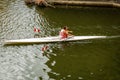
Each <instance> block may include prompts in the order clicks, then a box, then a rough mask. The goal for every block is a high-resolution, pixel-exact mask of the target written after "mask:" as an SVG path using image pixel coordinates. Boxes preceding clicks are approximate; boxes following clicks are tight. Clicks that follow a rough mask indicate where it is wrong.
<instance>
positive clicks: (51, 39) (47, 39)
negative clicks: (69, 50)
mask: <svg viewBox="0 0 120 80" xmlns="http://www.w3.org/2000/svg"><path fill="white" fill-rule="evenodd" d="M102 38H106V36H73V37H69V38H66V39H60V38H59V37H58V36H54V37H42V38H30V39H16V40H6V41H5V43H4V44H34V43H53V42H68V41H79V40H87V39H102Z"/></svg>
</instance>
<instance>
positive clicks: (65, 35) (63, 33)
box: [59, 26, 73, 39]
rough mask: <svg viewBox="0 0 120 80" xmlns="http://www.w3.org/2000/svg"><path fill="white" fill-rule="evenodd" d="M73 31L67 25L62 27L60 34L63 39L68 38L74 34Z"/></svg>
mask: <svg viewBox="0 0 120 80" xmlns="http://www.w3.org/2000/svg"><path fill="white" fill-rule="evenodd" d="M70 33H72V31H69V30H68V27H67V26H64V27H63V29H61V31H60V33H59V36H60V38H61V39H66V38H68V37H69V36H73V35H72V34H70Z"/></svg>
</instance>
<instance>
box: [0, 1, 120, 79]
mask: <svg viewBox="0 0 120 80" xmlns="http://www.w3.org/2000/svg"><path fill="white" fill-rule="evenodd" d="M65 25H67V26H68V27H69V29H71V30H72V31H73V34H74V35H77V36H80V35H81V36H84V35H90V36H92V35H100V36H101V35H104V36H119V35H120V9H115V8H88V7H84V8H83V7H81V8H66V7H65V8H54V9H53V8H40V7H38V6H28V5H26V4H25V3H24V0H9V1H8V0H4V1H0V80H119V79H120V68H119V67H120V52H119V50H120V38H119V37H117V38H107V39H96V40H85V41H77V42H68V43H67V42H66V43H53V44H52V43H50V44H31V45H9V46H4V45H3V41H4V40H6V39H22V38H32V37H34V34H35V33H34V31H33V27H34V26H36V27H37V28H40V29H41V36H55V35H58V33H59V30H60V29H61V27H63V26H65ZM44 45H46V46H48V49H47V50H46V51H45V52H43V51H42V48H43V46H44Z"/></svg>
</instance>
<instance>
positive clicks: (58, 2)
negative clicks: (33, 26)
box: [26, 0, 120, 8]
mask: <svg viewBox="0 0 120 80" xmlns="http://www.w3.org/2000/svg"><path fill="white" fill-rule="evenodd" d="M36 1H39V0H26V2H27V3H30V4H36V3H37V2H36ZM47 3H48V4H52V5H54V6H68V7H69V6H86V7H116V8H120V4H119V3H117V2H115V1H78V0H48V1H47ZM36 5H39V4H36ZM39 6H40V5H39Z"/></svg>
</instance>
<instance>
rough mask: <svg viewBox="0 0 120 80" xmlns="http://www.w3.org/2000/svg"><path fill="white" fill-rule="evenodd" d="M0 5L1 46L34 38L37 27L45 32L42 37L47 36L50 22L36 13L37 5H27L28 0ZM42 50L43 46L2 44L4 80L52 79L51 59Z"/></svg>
mask: <svg viewBox="0 0 120 80" xmlns="http://www.w3.org/2000/svg"><path fill="white" fill-rule="evenodd" d="M0 3H2V7H1V8H0V40H1V42H0V43H1V44H2V41H3V40H5V39H21V38H31V37H34V26H36V27H38V28H40V29H41V33H40V35H42V36H43V35H47V34H46V33H45V28H46V27H47V26H46V25H47V23H46V22H45V19H44V17H42V16H41V15H40V14H38V13H36V9H35V6H33V7H31V8H30V7H28V6H26V5H25V3H24V0H10V1H9V2H8V1H5V0H4V1H0ZM6 3H7V5H6ZM0 6H1V5H0ZM42 47H43V45H28V46H26V45H21V46H17V45H14V46H3V45H0V79H1V80H36V79H38V80H39V79H40V78H41V79H42V80H48V79H49V78H50V77H49V76H48V72H50V71H51V69H50V68H49V67H48V66H47V65H46V63H47V62H48V61H49V58H48V57H47V56H43V55H42V54H43V51H42V50H41V48H42Z"/></svg>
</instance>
